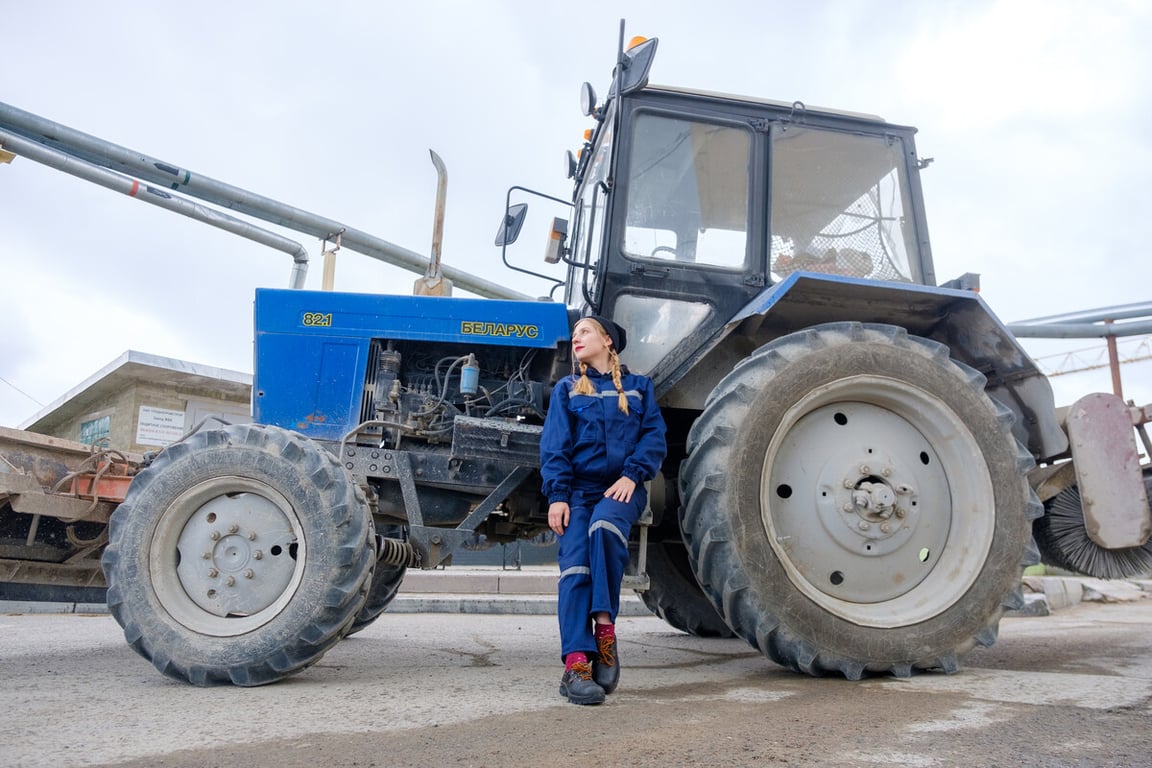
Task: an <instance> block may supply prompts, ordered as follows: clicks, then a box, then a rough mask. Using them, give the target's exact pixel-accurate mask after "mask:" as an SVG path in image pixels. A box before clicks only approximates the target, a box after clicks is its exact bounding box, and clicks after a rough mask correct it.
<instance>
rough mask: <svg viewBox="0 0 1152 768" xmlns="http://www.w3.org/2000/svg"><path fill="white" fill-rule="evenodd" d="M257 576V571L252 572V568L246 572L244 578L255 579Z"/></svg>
mask: <svg viewBox="0 0 1152 768" xmlns="http://www.w3.org/2000/svg"><path fill="white" fill-rule="evenodd" d="M255 576H256V571H254V570H252V569H251V568H249V569H248V570H246V571H244V578H246V579H251V578H255Z"/></svg>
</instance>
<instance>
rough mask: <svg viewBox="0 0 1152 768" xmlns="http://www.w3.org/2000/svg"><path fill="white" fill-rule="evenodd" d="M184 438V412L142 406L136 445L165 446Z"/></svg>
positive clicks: (137, 426)
mask: <svg viewBox="0 0 1152 768" xmlns="http://www.w3.org/2000/svg"><path fill="white" fill-rule="evenodd" d="M183 436H184V411H170V410H168V409H167V408H154V407H152V406H150V405H142V406H140V418H139V420H138V421H137V423H136V443H137V444H138V445H159V446H165V445H168V444H169V443H174V442H176V441H177V440H179V439H180V438H181V437H183Z"/></svg>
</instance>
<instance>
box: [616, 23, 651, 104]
mask: <svg viewBox="0 0 1152 768" xmlns="http://www.w3.org/2000/svg"><path fill="white" fill-rule="evenodd" d="M656 40H657V39H656V38H655V37H653V38H651V39H649V40H645V41H644V42H642V43H640V44H639V45H636V46H633V47H632V48H630V49H629V50H627V51H625V52H624V61H623V65H624V71H623V72H621V73H620V93H621V94H625V93H632V92H633V91H638V90H640V89H641V88H643V87H644V86H645V85H647V84H648V71H649V70H650V69H652V60H653V59H654V58H655V57H656Z"/></svg>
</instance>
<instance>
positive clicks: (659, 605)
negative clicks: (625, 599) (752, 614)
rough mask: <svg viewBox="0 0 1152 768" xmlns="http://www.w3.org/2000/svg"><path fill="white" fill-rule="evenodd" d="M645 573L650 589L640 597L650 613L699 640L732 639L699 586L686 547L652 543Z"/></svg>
mask: <svg viewBox="0 0 1152 768" xmlns="http://www.w3.org/2000/svg"><path fill="white" fill-rule="evenodd" d="M636 546H638V545H636V544H633V545H632V547H636ZM633 559H635V558H633ZM645 570H646V571H647V572H648V580H649V587H648V589H645V590H643V591H641V592H639V595H640V600H641V601H643V603H644V605H645V606H646V607H647V608H648V610H650V611H652V613H654V614H656V615H657V616H659V617H660V618H662V619H664V621H666V622H668V624H669V625H671V626H672V627H674V628H675V629H678V630H680V631H681V632H687V633H688V634H689V635H693V636H695V637H732V630H731V629H729V627H728V625H727V624H725V623H724V618H723V617H722V616H721V615H720V614H719V613H718V612H717V611H716V607H715V606H713V605H712V603H711V601H709V600H708V596H707V595H705V594H704V590H702V589H701V588H700V584H699V583H697V581H696V577H695V576H694V575H693V573H692V565H691V563H690V562H689V560H688V551H687V549H685V547H684V545H683V544H682V543H680V542H651V543H649V544H648V553H647V556H646V560H645Z"/></svg>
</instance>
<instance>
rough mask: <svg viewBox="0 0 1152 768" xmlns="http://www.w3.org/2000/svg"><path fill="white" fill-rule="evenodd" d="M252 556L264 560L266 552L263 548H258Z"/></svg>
mask: <svg viewBox="0 0 1152 768" xmlns="http://www.w3.org/2000/svg"><path fill="white" fill-rule="evenodd" d="M252 557H253V559H255V560H263V559H264V552H263V550H259V549H258V550H256V551H255V552H253V553H252Z"/></svg>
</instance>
